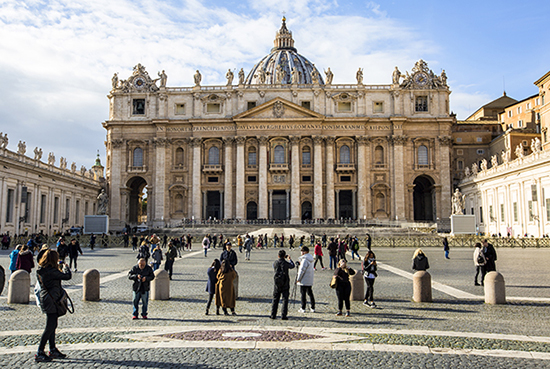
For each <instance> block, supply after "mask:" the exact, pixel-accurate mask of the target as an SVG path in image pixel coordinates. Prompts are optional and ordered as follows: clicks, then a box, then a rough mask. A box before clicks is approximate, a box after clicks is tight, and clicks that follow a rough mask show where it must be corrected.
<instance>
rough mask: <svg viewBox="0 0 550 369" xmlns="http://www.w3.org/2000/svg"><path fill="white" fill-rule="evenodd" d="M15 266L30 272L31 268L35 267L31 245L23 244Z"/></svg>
mask: <svg viewBox="0 0 550 369" xmlns="http://www.w3.org/2000/svg"><path fill="white" fill-rule="evenodd" d="M15 266H16V268H17V270H19V269H23V270H26V271H27V273H29V274H30V272H31V269H32V268H34V259H33V257H32V252H31V250H29V246H27V245H25V246H23V249H22V250H21V252H19V257H18V258H17V263H16V264H15Z"/></svg>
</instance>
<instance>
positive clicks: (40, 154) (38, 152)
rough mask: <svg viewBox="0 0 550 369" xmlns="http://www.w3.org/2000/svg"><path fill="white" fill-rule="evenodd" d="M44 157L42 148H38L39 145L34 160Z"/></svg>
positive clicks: (35, 150)
mask: <svg viewBox="0 0 550 369" xmlns="http://www.w3.org/2000/svg"><path fill="white" fill-rule="evenodd" d="M40 159H42V149H41V148H40V149H39V148H38V147H35V148H34V160H40Z"/></svg>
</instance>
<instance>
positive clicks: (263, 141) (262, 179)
mask: <svg viewBox="0 0 550 369" xmlns="http://www.w3.org/2000/svg"><path fill="white" fill-rule="evenodd" d="M268 141H269V138H268V137H265V136H260V137H258V142H259V143H260V149H259V157H258V161H259V176H258V202H259V204H258V218H259V219H268V213H267V209H268V203H267V142H268Z"/></svg>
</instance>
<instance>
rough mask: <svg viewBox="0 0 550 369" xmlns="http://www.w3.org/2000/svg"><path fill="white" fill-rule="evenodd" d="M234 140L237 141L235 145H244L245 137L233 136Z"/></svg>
mask: <svg viewBox="0 0 550 369" xmlns="http://www.w3.org/2000/svg"><path fill="white" fill-rule="evenodd" d="M235 142H236V143H237V145H244V143H245V142H246V137H244V136H237V137H235Z"/></svg>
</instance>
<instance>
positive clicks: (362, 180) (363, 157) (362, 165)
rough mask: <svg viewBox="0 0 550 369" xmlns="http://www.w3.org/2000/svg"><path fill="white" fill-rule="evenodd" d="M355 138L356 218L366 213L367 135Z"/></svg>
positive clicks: (361, 218)
mask: <svg viewBox="0 0 550 369" xmlns="http://www.w3.org/2000/svg"><path fill="white" fill-rule="evenodd" d="M356 140H357V219H359V220H360V221H361V220H363V218H364V217H365V215H367V178H366V177H367V169H366V166H367V137H362V136H359V137H357V138H356Z"/></svg>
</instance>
